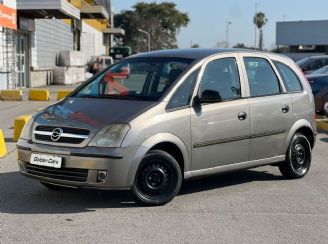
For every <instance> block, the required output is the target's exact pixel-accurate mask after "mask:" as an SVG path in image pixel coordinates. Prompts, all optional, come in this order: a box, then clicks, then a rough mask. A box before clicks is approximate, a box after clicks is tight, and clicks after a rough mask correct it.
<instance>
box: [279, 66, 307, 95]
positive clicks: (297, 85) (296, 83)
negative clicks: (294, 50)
mask: <svg viewBox="0 0 328 244" xmlns="http://www.w3.org/2000/svg"><path fill="white" fill-rule="evenodd" d="M273 63H274V64H275V66H276V68H277V69H278V71H279V74H280V76H281V77H282V79H283V80H284V83H285V86H286V89H287V91H288V92H299V91H302V90H303V89H302V85H301V82H300V80H299V79H298V77H297V76H296V74H295V73H294V71H293V70H292V69H291V68H289V67H288V66H287V65H285V64H283V63H281V62H278V61H273Z"/></svg>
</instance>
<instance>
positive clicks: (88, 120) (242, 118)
mask: <svg viewBox="0 0 328 244" xmlns="http://www.w3.org/2000/svg"><path fill="white" fill-rule="evenodd" d="M315 135H316V125H315V121H314V99H313V95H312V93H311V88H310V86H309V84H308V82H307V80H306V78H305V77H304V75H303V74H302V72H301V71H300V70H299V68H298V66H297V65H296V64H295V63H294V62H293V61H292V60H291V59H289V58H287V57H284V56H282V55H278V54H273V53H263V52H259V51H249V50H245V51H242V50H235V49H231V50H229V49H224V50H220V49H182V50H167V51H155V52H148V53H143V54H138V55H134V56H130V57H128V58H125V59H123V60H121V61H120V62H118V63H116V64H114V65H113V66H111V67H110V68H107V69H106V70H104V71H102V72H100V73H98V74H97V75H95V76H94V77H93V78H92V79H90V80H89V81H87V82H86V83H84V84H83V85H82V86H80V87H79V88H77V89H76V90H75V91H74V92H73V93H71V94H70V95H69V97H66V98H65V99H63V100H61V101H59V102H57V103H56V104H53V105H51V106H49V107H47V108H46V109H44V110H43V111H42V112H39V113H38V114H36V115H34V116H33V119H31V120H30V121H29V122H28V124H27V125H26V126H25V127H24V129H23V131H22V134H21V137H20V139H19V141H18V143H17V149H18V164H19V169H20V171H21V172H22V174H24V175H26V176H28V177H31V178H34V179H36V180H38V181H40V182H41V183H42V184H43V185H45V186H46V187H48V188H50V189H65V187H75V188H79V187H87V188H95V189H115V190H117V189H132V192H133V193H134V195H135V197H136V199H137V201H139V202H141V203H143V204H146V205H161V204H165V203H167V202H169V201H170V200H172V198H173V197H174V196H176V195H177V194H178V192H179V190H180V187H181V183H182V181H183V180H186V179H190V178H194V177H200V176H205V175H210V174H217V173H224V172H229V171H234V170H241V169H247V168H254V167H258V166H263V165H272V166H279V169H280V171H281V173H282V174H283V175H284V176H285V177H287V178H291V179H297V178H302V177H303V176H305V175H306V174H307V172H308V171H309V169H310V165H311V150H312V148H313V146H314V143H315V138H316V136H315Z"/></svg>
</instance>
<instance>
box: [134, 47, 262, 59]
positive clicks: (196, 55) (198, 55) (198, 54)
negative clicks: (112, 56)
mask: <svg viewBox="0 0 328 244" xmlns="http://www.w3.org/2000/svg"><path fill="white" fill-rule="evenodd" d="M231 52H234V53H236V52H247V53H254V52H258V53H264V52H260V51H257V50H251V49H239V48H222V49H220V48H186V49H169V50H159V51H152V52H145V53H139V54H135V55H132V56H130V57H128V58H160V57H170V58H186V59H194V60H198V59H203V58H206V57H209V56H211V55H214V54H219V53H231Z"/></svg>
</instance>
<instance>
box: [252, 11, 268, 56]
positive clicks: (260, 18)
mask: <svg viewBox="0 0 328 244" xmlns="http://www.w3.org/2000/svg"><path fill="white" fill-rule="evenodd" d="M253 22H254V24H255V25H256V27H257V28H258V29H259V48H260V50H262V49H263V29H262V28H263V26H264V25H265V24H266V23H267V22H268V19H267V18H265V14H264V13H263V12H258V13H256V14H255V16H254V19H253Z"/></svg>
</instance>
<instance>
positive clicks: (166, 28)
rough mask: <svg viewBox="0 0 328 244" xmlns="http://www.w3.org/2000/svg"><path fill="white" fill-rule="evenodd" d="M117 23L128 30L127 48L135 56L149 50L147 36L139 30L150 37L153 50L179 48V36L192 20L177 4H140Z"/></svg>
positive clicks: (126, 37) (125, 40) (120, 17)
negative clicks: (177, 37)
mask: <svg viewBox="0 0 328 244" xmlns="http://www.w3.org/2000/svg"><path fill="white" fill-rule="evenodd" d="M114 22H115V25H116V26H117V27H120V28H123V29H124V30H125V36H124V37H122V39H123V40H122V41H123V43H124V45H127V46H131V48H132V50H133V52H143V51H145V50H147V36H146V35H145V34H143V33H140V32H139V31H138V29H142V30H144V31H146V32H148V33H149V34H150V40H151V42H150V45H151V50H160V49H171V48H177V47H178V46H177V40H176V36H177V34H178V33H179V31H180V29H181V28H182V27H185V26H187V25H188V23H189V17H188V14H187V13H182V12H180V11H179V10H177V9H176V4H175V3H171V2H163V3H159V4H158V3H155V2H153V3H144V2H139V3H137V4H135V5H134V6H133V10H124V11H122V12H121V13H119V14H116V15H115V20H114Z"/></svg>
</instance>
